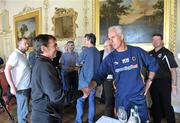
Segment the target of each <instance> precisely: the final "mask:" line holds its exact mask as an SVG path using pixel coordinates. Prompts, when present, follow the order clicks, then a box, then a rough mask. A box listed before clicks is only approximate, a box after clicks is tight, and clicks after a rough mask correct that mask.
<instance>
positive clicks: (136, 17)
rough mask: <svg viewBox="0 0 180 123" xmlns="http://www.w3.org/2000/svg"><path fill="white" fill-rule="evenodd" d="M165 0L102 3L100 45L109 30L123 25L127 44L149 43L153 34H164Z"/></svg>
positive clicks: (129, 0) (128, 0)
mask: <svg viewBox="0 0 180 123" xmlns="http://www.w3.org/2000/svg"><path fill="white" fill-rule="evenodd" d="M163 16H164V1H163V0H105V1H100V43H101V44H102V43H103V42H104V41H105V40H106V38H107V28H108V27H109V26H112V25H121V26H122V27H123V29H124V34H125V41H126V42H127V43H149V42H150V41H151V36H152V34H153V33H163V19H164V18H163Z"/></svg>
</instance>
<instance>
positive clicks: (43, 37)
mask: <svg viewBox="0 0 180 123" xmlns="http://www.w3.org/2000/svg"><path fill="white" fill-rule="evenodd" d="M84 38H85V47H86V48H85V49H84V50H83V51H82V52H81V53H80V55H79V56H78V54H77V53H76V52H74V51H73V50H74V42H72V41H69V42H68V43H67V44H68V45H67V46H68V47H69V48H68V52H65V53H63V54H62V56H61V59H60V64H61V72H62V75H64V76H63V77H62V78H60V77H59V73H58V71H57V69H56V67H55V66H54V64H53V61H52V60H53V58H55V57H56V53H57V42H56V38H55V37H54V36H52V35H48V34H40V35H38V36H37V37H36V38H35V39H34V49H35V51H36V53H37V59H36V62H35V64H34V66H33V69H32V71H31V68H30V64H29V62H28V60H27V57H26V54H25V52H26V51H27V50H28V47H29V46H28V39H27V38H22V39H20V40H19V43H18V48H17V49H16V50H15V51H14V52H13V53H12V54H11V55H10V56H9V59H8V61H7V64H6V68H5V75H6V78H7V81H8V83H9V85H10V88H11V93H12V94H14V95H16V100H17V115H18V122H19V123H25V122H27V114H28V104H29V99H30V98H29V97H30V88H31V97H32V112H31V122H32V123H39V122H43V123H62V116H63V112H62V111H63V105H64V100H66V103H67V104H70V101H71V99H72V96H73V92H74V90H76V89H77V88H78V90H82V91H83V93H84V95H83V96H82V97H79V98H78V99H77V103H76V111H77V112H76V117H75V123H82V122H83V121H82V119H83V114H84V112H83V110H84V103H85V100H86V99H87V98H88V103H89V110H88V122H89V123H94V116H95V92H96V89H95V87H96V85H100V84H102V83H104V86H105V89H106V90H107V89H111V92H112V86H113V88H114V90H113V92H112V94H113V96H112V95H109V96H111V98H109V96H107V94H105V97H106V98H107V101H106V102H108V101H109V100H111V99H112V98H113V97H115V102H114V105H113V106H112V108H113V107H115V109H118V108H119V107H124V109H125V110H126V111H127V112H128V114H129V111H130V109H131V108H133V107H134V106H135V105H136V106H138V111H139V115H140V118H141V122H142V123H147V122H149V115H148V108H147V105H146V98H145V96H146V94H147V91H148V90H149V88H150V92H151V97H152V101H153V105H152V112H153V118H154V123H160V122H161V118H162V116H163V112H164V116H165V117H166V119H167V121H168V123H175V117H174V111H173V108H172V106H171V90H172V91H173V93H176V92H177V79H176V68H177V63H176V62H175V60H174V56H173V54H172V53H171V52H170V51H169V50H168V49H166V48H165V47H164V46H163V42H162V36H161V35H159V34H155V35H153V41H152V43H153V46H154V50H152V51H151V52H150V53H147V52H146V51H144V50H143V49H141V48H139V47H134V46H130V45H126V43H125V41H124V34H123V30H122V28H121V26H112V27H110V28H109V29H108V45H111V46H112V47H113V50H112V51H111V52H108V53H107V54H105V53H104V56H103V60H102V62H101V56H100V52H99V51H98V50H97V48H96V47H95V45H96V37H95V35H94V34H92V33H88V34H86V35H85V37H84ZM100 62H101V63H100ZM144 67H146V69H147V71H148V75H147V76H148V79H147V80H145V79H144V76H145V71H144ZM78 71H79V75H78ZM109 79H110V80H111V81H109ZM62 80H64V81H65V82H66V83H65V84H66V86H65V87H66V89H64V86H63V82H62ZM112 83H113V84H112ZM151 85H152V86H151ZM65 90H66V91H65ZM105 93H107V91H106V92H105ZM112 100H113V99H112ZM111 104H112V101H111ZM111 104H110V105H111ZM107 107H108V106H107ZM112 108H111V109H110V110H111V111H110V112H111V113H110V114H113V113H112V112H113V111H112ZM107 115H108V114H107ZM112 116H113V115H112Z"/></svg>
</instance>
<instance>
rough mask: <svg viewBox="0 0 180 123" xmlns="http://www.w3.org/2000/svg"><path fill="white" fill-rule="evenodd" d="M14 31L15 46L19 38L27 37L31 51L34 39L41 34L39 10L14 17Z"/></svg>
mask: <svg viewBox="0 0 180 123" xmlns="http://www.w3.org/2000/svg"><path fill="white" fill-rule="evenodd" d="M14 30H15V31H14V34H15V41H16V46H17V41H18V40H19V38H21V37H27V38H28V39H29V45H30V49H32V46H33V39H34V37H35V36H37V35H38V34H40V33H41V8H38V9H33V10H30V11H25V12H21V13H20V14H18V15H15V16H14Z"/></svg>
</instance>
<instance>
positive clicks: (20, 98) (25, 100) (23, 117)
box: [16, 89, 30, 123]
mask: <svg viewBox="0 0 180 123" xmlns="http://www.w3.org/2000/svg"><path fill="white" fill-rule="evenodd" d="M29 99H30V89H26V90H18V91H17V92H16V101H17V117H18V123H27V122H28V121H27V115H28V111H29V110H28V108H29V107H28V106H29Z"/></svg>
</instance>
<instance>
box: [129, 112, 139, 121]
mask: <svg viewBox="0 0 180 123" xmlns="http://www.w3.org/2000/svg"><path fill="white" fill-rule="evenodd" d="M127 123H139V122H138V118H137V117H136V116H135V111H134V109H133V108H132V109H131V114H130V117H129V119H128V122H127Z"/></svg>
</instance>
